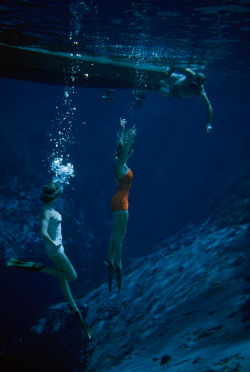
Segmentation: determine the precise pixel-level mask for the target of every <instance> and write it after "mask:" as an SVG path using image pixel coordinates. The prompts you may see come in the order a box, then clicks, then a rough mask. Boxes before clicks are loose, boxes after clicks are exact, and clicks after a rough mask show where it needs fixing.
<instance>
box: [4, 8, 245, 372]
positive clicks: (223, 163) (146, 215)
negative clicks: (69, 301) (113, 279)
mask: <svg viewBox="0 0 250 372" xmlns="http://www.w3.org/2000/svg"><path fill="white" fill-rule="evenodd" d="M10 3H11V2H9V3H8V2H3V5H2V7H3V9H4V8H5V12H3V13H2V14H7V13H6V12H7V8H8V5H10ZM23 3H25V2H23ZM57 3H58V6H60V4H59V3H60V2H57ZM82 3H83V2H82ZM72 4H73V5H74V3H72ZM72 4H71V5H72ZM75 4H76V3H75ZM77 4H78V5H79V4H80V2H78V3H77ZM84 4H85V5H86V8H85V10H86V9H87V8H88V9H90V10H89V13H80V15H82V16H83V15H84V16H86V17H87V15H88V14H91V17H92V18H88V17H87V18H88V21H89V22H90V25H91V27H92V29H90V28H87V29H86V30H84V31H83V30H82V29H81V28H80V30H79V32H78V31H77V28H76V26H75V23H74V22H73V21H74V17H73V18H72V11H71V12H70V11H69V10H68V9H69V5H70V2H66V1H64V2H63V6H62V7H61V8H60V11H58V12H57V10H56V9H57V8H56V6H55V5H54V8H53V12H56V14H57V18H56V22H55V24H54V25H53V27H52V26H51V31H53V33H52V35H53V37H51V38H49V36H48V35H46V33H45V31H44V30H43V32H41V24H42V22H41V23H39V17H38V16H37V17H38V18H37V19H36V17H35V16H34V18H32V21H30V23H29V27H30V28H31V29H32V30H31V32H30V35H31V34H33V35H32V37H34V39H32V40H31V39H30V44H29V39H28V37H27V35H28V34H29V32H27V30H28V29H27V28H25V27H24V29H22V27H23V26H21V25H19V24H18V22H16V24H15V27H14V26H13V24H11V22H10V21H9V19H8V18H7V16H6V18H5V21H4V20H3V18H4V17H3V15H2V18H1V22H2V23H1V25H2V27H1V33H0V42H1V43H4V44H8V45H25V46H33V47H34V45H35V43H36V38H37V40H39V42H40V44H36V45H37V46H39V47H42V46H43V45H44V46H45V49H49V50H52V51H53V48H54V50H55V51H58V50H59V49H60V51H61V50H63V49H64V51H68V52H72V51H73V52H74V53H75V51H76V50H75V49H74V48H73V47H72V48H73V49H72V50H71V47H70V46H69V45H67V44H63V43H61V44H60V42H58V43H57V42H56V35H57V36H58V35H59V33H60V30H64V31H63V33H62V34H61V38H62V39H63V36H65V35H66V36H65V39H67V38H68V35H69V34H70V29H71V30H73V33H75V35H77V39H78V40H79V41H80V40H82V39H81V35H82V34H81V33H84V32H85V33H87V32H89V35H91V32H90V31H89V30H92V31H93V34H92V36H94V35H95V36H96V38H97V36H98V42H96V43H95V40H97V39H94V37H93V39H90V36H89V38H87V37H86V40H88V42H87V43H86V44H85V45H84V46H82V51H83V52H84V53H88V52H89V50H91V48H92V51H93V53H92V55H93V54H96V55H102V56H103V55H104V56H107V57H108V56H110V57H112V58H114V59H120V60H122V59H124V60H125V61H126V58H127V55H128V54H129V53H131V50H136V47H137V48H138V45H140V48H142V49H143V48H144V50H147V56H152V50H153V51H155V53H157V52H158V53H159V55H160V57H159V59H158V62H159V64H160V65H161V64H163V63H164V62H166V60H167V59H166V53H165V52H166V50H172V51H173V52H172V54H171V61H172V60H175V61H176V62H178V63H179V62H182V63H184V64H185V65H187V66H188V63H187V61H188V60H189V57H190V55H192V57H193V58H192V65H193V66H194V67H195V68H196V69H197V70H199V68H200V69H202V71H203V72H204V73H205V74H206V76H207V80H206V83H205V90H206V93H207V95H208V97H209V99H210V102H211V104H212V106H213V111H214V118H213V122H212V125H213V132H212V133H211V134H207V133H206V130H205V124H206V112H205V107H204V106H203V104H202V102H201V101H200V100H199V99H198V98H189V99H183V100H180V99H174V98H168V97H165V96H162V95H160V94H158V93H156V92H152V91H150V92H149V91H146V99H145V100H144V101H143V104H142V106H141V107H137V106H136V105H135V103H134V101H133V97H134V93H133V90H126V89H116V90H115V94H114V102H113V103H111V102H108V103H106V102H104V101H103V100H102V99H101V96H102V95H103V94H104V89H103V88H100V89H98V88H95V89H94V88H79V87H78V88H77V87H75V88H73V90H72V88H69V87H67V85H66V83H65V86H59V85H50V84H41V83H37V82H35V81H33V82H31V81H22V80H15V79H11V78H4V77H0V95H1V100H0V112H1V125H0V139H1V147H0V156H1V162H0V172H1V184H0V189H1V196H0V206H1V209H0V213H1V215H0V216H1V219H0V223H1V231H2V233H1V237H0V258H1V270H0V282H1V283H2V285H1V293H0V301H1V304H2V305H1V310H0V314H1V316H0V319H1V323H2V324H1V332H0V333H1V336H0V339H1V346H5V345H8V344H11V343H12V342H14V340H17V339H18V338H22V337H24V336H23V335H25V333H26V332H27V329H29V328H30V327H31V325H32V324H34V322H35V320H36V319H37V318H38V317H39V314H40V313H41V312H42V311H43V310H45V309H46V308H47V307H48V306H49V305H51V304H56V303H58V302H60V301H63V298H62V295H61V293H60V291H59V289H58V284H57V282H56V281H53V280H51V278H48V277H46V276H41V275H33V273H25V272H15V271H10V270H7V268H6V263H5V262H6V259H8V258H9V257H11V256H13V255H14V256H20V257H23V258H25V259H34V260H42V261H43V262H45V263H47V264H49V260H48V258H46V256H45V254H44V251H43V243H42V241H41V240H40V238H39V234H38V232H39V225H38V217H39V213H40V208H41V203H40V201H39V196H40V193H41V190H42V186H43V185H44V184H45V183H47V182H50V181H51V179H52V178H53V175H54V174H53V172H52V171H51V169H50V166H51V161H52V160H53V159H54V158H55V157H56V156H58V155H59V156H63V159H64V164H65V165H66V164H68V163H70V164H72V165H73V167H74V177H71V178H70V179H69V183H68V184H65V186H64V190H63V194H62V196H61V198H60V200H58V205H57V207H58V210H60V212H61V213H62V215H63V225H62V228H63V238H64V246H65V250H66V252H67V254H68V256H69V257H70V260H71V262H72V263H73V265H74V267H75V268H76V271H77V273H78V279H77V281H76V282H74V283H73V284H72V290H73V292H74V294H75V295H76V297H78V298H80V297H81V296H83V295H86V294H88V293H89V292H90V291H92V290H93V289H96V288H98V287H99V286H100V285H101V284H103V283H105V282H106V267H105V266H104V264H103V262H104V259H105V258H106V256H107V249H108V240H109V236H110V232H111V228H112V211H111V208H110V200H111V197H112V196H113V194H114V192H115V189H116V184H115V179H114V174H113V164H114V154H115V149H116V133H117V131H118V129H119V120H120V118H126V119H127V122H128V125H129V126H132V125H134V124H135V125H136V128H137V137H136V141H135V148H134V153H133V156H132V157H131V158H130V160H129V163H128V165H129V167H130V168H131V169H132V170H133V173H134V180H133V185H132V188H131V192H130V199H129V202H130V210H129V213H130V216H129V224H128V229H127V234H126V238H125V240H124V247H123V266H124V267H127V266H129V265H130V264H131V262H133V260H135V259H136V258H139V257H142V256H147V255H149V254H152V253H153V252H155V249H156V248H155V245H157V244H158V243H160V242H161V241H163V240H164V239H167V238H168V237H170V236H172V235H174V234H177V233H178V232H179V231H181V230H182V229H184V228H186V227H187V226H189V228H190V229H192V227H193V229H195V228H196V227H198V226H200V225H202V224H204V223H208V221H209V222H211V223H216V225H217V226H218V227H220V228H225V227H232V226H234V225H238V224H247V223H249V222H250V218H249V217H250V216H249V185H250V176H249V169H250V157H249V155H250V154H249V148H250V147H249V145H250V129H249V98H250V97H249V69H248V64H249V57H248V53H247V50H249V49H247V48H246V46H247V38H246V36H245V35H246V30H245V28H246V27H247V23H246V22H247V17H248V18H249V12H248V10H246V9H248V3H247V2H245V1H241V2H234V1H222V2H220V6H221V7H222V8H220V9H219V10H218V13H217V15H216V20H215V21H214V22H215V23H214V25H213V27H214V28H213V30H215V29H216V22H217V23H218V22H219V20H221V18H223V17H224V18H223V22H225V23H223V22H222V23H223V25H224V26H225V24H226V23H227V22H228V27H229V24H230V27H229V28H228V29H227V28H225V30H228V31H227V33H226V32H225V35H224V37H225V39H223V37H222V41H221V42H220V44H219V43H218V44H216V45H215V44H214V43H211V44H210V43H209V42H208V41H207V42H204V43H202V40H203V39H204V38H205V36H204V32H205V31H204V28H203V27H202V28H201V34H200V35H199V33H198V30H199V27H200V22H201V21H202V20H201V19H200V18H199V19H198V18H197V16H195V15H194V18H193V23H192V17H191V18H187V19H188V20H187V21H186V22H187V29H188V33H187V39H185V35H184V34H183V33H182V32H181V31H180V32H181V35H180V38H179V39H178V42H176V44H174V43H173V38H172V36H175V37H177V34H176V32H177V31H178V27H177V26H176V23H175V22H173V18H174V19H176V20H177V19H178V20H179V19H180V18H181V17H180V16H181V15H186V16H187V15H188V14H189V9H188V8H186V7H185V6H184V3H182V7H180V8H179V9H176V7H175V8H174V9H173V8H171V7H169V8H167V7H166V5H165V4H164V3H161V2H156V3H155V4H154V2H152V3H151V2H148V1H146V2H143V3H141V2H135V3H134V4H135V5H134V7H136V6H137V7H138V8H139V10H138V12H139V14H137V15H136V13H135V12H136V10H135V9H134V8H133V12H134V13H133V15H134V17H135V18H136V17H137V18H136V19H137V22H138V24H137V26H138V27H139V26H140V27H141V28H140V32H141V34H144V36H143V35H142V36H141V38H139V36H138V35H137V33H136V28H134V29H133V27H132V23H133V21H135V19H134V18H133V17H132V15H131V14H132V13H129V12H128V13H126V9H127V10H128V9H130V8H129V7H130V5H131V4H129V5H127V4H125V3H123V2H121V4H120V3H119V4H120V5H119V6H118V5H116V6H115V7H114V10H113V12H114V14H113V15H112V22H111V24H108V25H106V24H105V22H106V21H104V19H103V18H102V16H101V15H102V14H105V11H106V15H107V14H109V12H108V5H107V4H106V2H102V4H101V3H100V2H94V1H93V2H92V1H91V2H85V3H84ZM136 4H137V5H136ZM143 4H144V5H143ZM216 4H217V2H216ZM216 4H214V5H216ZM29 5H30V4H29ZM189 5H193V2H189ZM198 5H199V4H198ZM198 5H197V6H194V8H195V9H196V8H199V6H198ZM200 5H201V4H200ZM206 5H207V6H208V7H209V6H210V5H211V4H210V5H209V4H206ZM27 6H28V5H27ZM33 6H34V8H33V9H34V14H36V9H38V8H39V6H41V4H39V2H36V1H35V2H33ZM93 6H94V7H93ZM105 6H107V7H106V8H105ZM149 6H150V9H149V8H148V7H149ZM204 6H205V4H204ZM211 6H212V5H211ZM23 7H24V8H23ZM36 7H37V8H36ZM141 7H142V8H141ZM143 7H144V8H145V9H144V8H143ZM223 7H225V8H223ZM237 7H243V8H245V7H246V8H245V10H244V9H239V8H237ZM24 9H25V4H19V5H18V6H17V4H14V3H13V4H12V7H10V9H9V11H10V12H12V14H13V13H16V14H17V19H20V14H23V17H24V18H25V17H26V16H25V12H23V10H24ZM27 9H29V11H31V9H32V7H31V5H30V7H28V8H27ZM97 9H98V13H96V12H95V11H94V10H97ZM143 9H144V10H145V12H144V11H143ZM64 10H65V11H64ZM44 11H45V13H46V11H47V13H46V14H47V19H49V17H50V16H51V14H52V13H50V11H51V8H50V7H49V5H47V8H46V7H45V6H44ZM86 12H87V10H86ZM157 12H161V16H162V17H168V16H169V17H170V18H169V19H170V20H171V22H170V23H169V44H168V45H167V46H166V44H164V42H166V40H167V38H168V36H167V35H166V33H164V34H163V31H162V34H161V33H160V32H159V33H158V34H157V25H155V23H154V22H152V27H151V28H150V21H149V19H150V16H151V17H153V16H154V15H155V14H156V13H157ZM164 12H165V13H164ZM167 12H173V13H171V14H170V15H169V14H168V13H167ZM174 12H178V14H176V15H174ZM203 13H204V12H203ZM94 14H96V18H95V16H94ZM129 14H130V16H129ZM78 15H79V14H78ZM40 16H41V19H42V14H41V15H40ZM203 16H204V18H205V17H208V18H209V20H208V21H207V22H209V23H211V22H213V17H212V16H211V18H210V12H209V9H207V13H206V14H205V15H204V14H203ZM18 17H19V18H18ZM110 17H111V16H110ZM130 17H131V18H130ZM175 17H176V18H175ZM132 18H133V19H132ZM7 19H8V21H7ZM41 19H40V20H41ZM72 20H73V21H72ZM20 22H21V21H20ZM64 22H66V23H65V25H66V26H65V29H64V28H63V24H64ZM72 22H73V23H72ZM77 22H78V23H77V24H78V25H79V22H80V24H81V22H83V21H82V20H80V21H79V19H78V20H77ZM126 22H128V24H129V25H130V27H128V26H127V28H126V27H125V25H126ZM172 22H173V27H172V28H171V25H172ZM204 22H205V21H204ZM13 23H15V22H14V21H13ZM23 24H24V25H25V20H24V21H23ZM82 24H83V25H85V24H84V22H83V23H82ZM164 24H165V23H164ZM192 24H193V28H192V27H191V26H192ZM35 25H36V26H37V28H35V27H34V26H35ZM116 26H117V29H118V30H121V29H122V30H123V31H124V32H125V31H127V35H130V38H124V40H126V41H124V43H123V44H122V41H123V38H122V37H121V34H119V33H117V34H115V32H114V27H116ZM158 26H159V29H158V31H159V30H160V29H161V28H160V25H158ZM220 26H222V24H221V23H220ZM84 27H85V26H84ZM143 27H144V29H143ZM11 28H12V32H11V30H10V29H11ZM13 28H15V29H16V30H18V32H20V34H21V33H23V36H22V37H19V36H17V35H18V33H15V32H14V31H13ZM6 29H8V32H7V31H6ZM222 29H224V28H223V27H222ZM111 30H113V33H112V31H111ZM179 30H181V27H180V28H179ZM36 32H37V34H36ZM171 32H172V33H171ZM214 32H215V31H214ZM11 35H12V36H11ZM243 35H244V36H243ZM85 36H86V34H85ZM101 36H102V37H101ZM107 36H109V37H110V39H109V42H110V44H108V42H107V44H105V40H107V39H105V37H107ZM190 36H193V38H192V42H191V41H190ZM211 37H212V38H215V39H216V37H217V36H216V35H214V34H213V33H211ZM233 37H235V39H237V38H238V37H239V39H240V40H241V42H242V44H241V45H242V48H239V43H238V42H235V43H230V41H231V38H233ZM15 38H17V39H18V41H17V40H16V39H15ZM196 39H197V44H196V45H194V44H195V43H194V40H196ZM93 40H94V41H93ZM103 40H104V41H103ZM181 40H182V41H183V44H182V43H181ZM21 41H22V42H21ZM223 41H224V42H223ZM116 42H117V45H119V51H121V53H120V54H119V53H118V54H119V55H115V53H114V50H116V49H115V48H114V46H115V45H116V44H115V43H116ZM133 42H134V44H133ZM144 42H145V44H144V45H143V43H144ZM43 43H44V44H43ZM53 43H54V44H53ZM102 43H103V44H102ZM193 43H194V44H193ZM173 44H174V45H173ZM164 45H165V46H164ZM211 45H213V48H210V47H211ZM220 45H221V49H220ZM200 46H202V50H200V49H199V48H200ZM133 47H134V48H135V49H133ZM173 47H174V48H175V49H174V50H173V49H172V48H173ZM78 48H79V49H80V48H81V45H79V47H78ZM123 48H124V49H123ZM164 48H165V49H164ZM168 48H169V49H168ZM122 50H124V54H123V53H122ZM194 50H195V53H193V52H194ZM109 51H110V54H109ZM199 51H200V54H199ZM196 52H197V54H196ZM195 55H196V57H195ZM124 56H125V57H124ZM230 56H231V57H230ZM140 60H141V59H140V57H139V56H138V61H139V62H138V66H139V65H140ZM151 60H152V59H151ZM147 62H148V61H147ZM155 63H156V64H157V61H156V62H155ZM0 75H1V70H0ZM68 91H69V92H70V100H69V101H68V102H67V103H66V104H65V92H68ZM64 121H66V122H67V128H66V129H65V136H62V135H61V134H60V133H59V132H61V131H62V129H63V128H64ZM62 138H65V140H62ZM56 144H58V147H57V146H56ZM190 226H191V227H190ZM190 235H191V233H190ZM197 260H199V257H197ZM158 279H159V278H158ZM123 290H124V291H126V288H124V289H123ZM107 296H108V293H107ZM72 363H73V362H72ZM74 368H75V369H72V371H73V370H74V371H75V370H79V369H77V368H78V367H74ZM48 370H49V369H48ZM118 370H119V369H117V371H118ZM67 371H68V369H67ZM103 371H104V370H103ZM246 372H247V371H246Z"/></svg>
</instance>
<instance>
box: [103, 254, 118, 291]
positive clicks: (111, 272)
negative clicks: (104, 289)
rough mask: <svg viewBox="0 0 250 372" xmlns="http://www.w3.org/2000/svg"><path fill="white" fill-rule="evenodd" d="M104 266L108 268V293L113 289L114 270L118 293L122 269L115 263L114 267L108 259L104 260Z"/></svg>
mask: <svg viewBox="0 0 250 372" xmlns="http://www.w3.org/2000/svg"><path fill="white" fill-rule="evenodd" d="M105 265H106V266H108V285H109V292H112V289H113V277H114V268H115V269H116V280H117V287H118V292H120V290H121V287H122V269H120V268H119V267H118V265H117V264H116V263H115V266H114V265H113V264H112V263H111V262H110V260H109V259H108V258H107V259H106V260H105Z"/></svg>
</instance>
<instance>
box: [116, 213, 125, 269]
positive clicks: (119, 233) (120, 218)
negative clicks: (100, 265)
mask: <svg viewBox="0 0 250 372" xmlns="http://www.w3.org/2000/svg"><path fill="white" fill-rule="evenodd" d="M127 224H128V211H127V210H123V211H118V212H114V219H113V232H114V234H113V250H114V256H113V257H114V258H113V260H114V261H115V263H116V265H117V267H118V268H119V269H121V268H122V263H121V254H122V242H123V239H124V236H125V234H126V229H127Z"/></svg>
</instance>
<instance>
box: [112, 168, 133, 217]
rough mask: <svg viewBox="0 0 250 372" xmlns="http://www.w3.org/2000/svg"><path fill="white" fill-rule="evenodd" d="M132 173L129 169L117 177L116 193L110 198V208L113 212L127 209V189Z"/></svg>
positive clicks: (129, 186) (130, 184) (130, 183)
mask: <svg viewBox="0 0 250 372" xmlns="http://www.w3.org/2000/svg"><path fill="white" fill-rule="evenodd" d="M132 181H133V173H132V171H131V169H129V170H128V172H127V173H126V174H125V175H124V176H123V177H121V178H120V179H119V184H118V187H117V191H116V194H115V195H114V196H113V198H112V200H111V208H112V210H113V211H114V212H118V211H122V210H128V206H129V204H128V197H129V190H130V188H131V186H132Z"/></svg>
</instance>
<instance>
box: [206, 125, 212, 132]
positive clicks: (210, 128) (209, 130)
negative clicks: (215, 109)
mask: <svg viewBox="0 0 250 372" xmlns="http://www.w3.org/2000/svg"><path fill="white" fill-rule="evenodd" d="M212 130H213V127H212V125H211V124H210V123H208V124H207V126H206V131H207V133H211V132H212Z"/></svg>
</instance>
